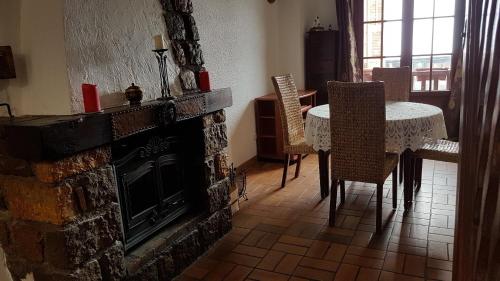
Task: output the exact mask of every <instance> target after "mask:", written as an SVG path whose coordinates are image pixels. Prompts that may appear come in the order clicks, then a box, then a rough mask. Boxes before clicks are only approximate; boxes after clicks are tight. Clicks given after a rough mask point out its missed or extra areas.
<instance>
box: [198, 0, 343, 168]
mask: <svg viewBox="0 0 500 281" xmlns="http://www.w3.org/2000/svg"><path fill="white" fill-rule="evenodd" d="M193 3H194V17H195V19H196V21H197V23H198V28H199V31H200V36H201V45H202V48H203V51H204V54H205V60H206V67H207V69H208V70H209V72H210V75H211V82H212V84H213V85H212V86H213V87H214V88H220V87H231V88H232V90H233V101H234V105H233V106H232V107H231V108H229V109H227V115H228V120H227V125H228V134H229V138H230V144H229V153H230V156H231V159H232V161H233V162H234V163H235V165H240V164H242V163H244V162H245V161H247V160H249V159H250V158H252V157H254V156H255V155H256V153H257V152H256V151H257V147H256V143H255V137H256V134H255V116H254V103H253V100H254V99H255V98H256V97H259V96H262V95H265V94H267V93H269V92H273V91H274V90H273V87H272V83H271V76H272V75H276V74H281V73H292V74H293V75H294V76H295V79H296V80H297V81H296V82H297V86H298V87H299V88H303V87H304V76H305V75H304V32H305V31H306V30H308V29H309V28H310V27H311V25H312V23H313V21H314V18H315V17H316V16H319V17H320V19H321V21H322V23H323V25H324V26H325V27H327V26H328V25H329V24H332V25H333V27H334V28H336V26H337V23H336V13H335V1H332V0H278V1H277V2H276V3H275V4H272V5H271V4H268V3H267V1H264V0H262V1H260V0H259V1H255V0H252V1H248V0H193Z"/></svg>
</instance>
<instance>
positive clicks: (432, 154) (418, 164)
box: [413, 140, 460, 191]
mask: <svg viewBox="0 0 500 281" xmlns="http://www.w3.org/2000/svg"><path fill="white" fill-rule="evenodd" d="M459 149H460V147H459V144H458V142H454V141H448V140H436V141H433V142H427V143H426V144H424V145H423V146H422V148H420V149H418V150H417V151H415V152H414V153H413V158H414V159H415V185H416V190H417V191H418V190H420V187H421V186H422V164H423V159H429V160H436V161H443V162H451V163H458V158H459V154H458V152H459Z"/></svg>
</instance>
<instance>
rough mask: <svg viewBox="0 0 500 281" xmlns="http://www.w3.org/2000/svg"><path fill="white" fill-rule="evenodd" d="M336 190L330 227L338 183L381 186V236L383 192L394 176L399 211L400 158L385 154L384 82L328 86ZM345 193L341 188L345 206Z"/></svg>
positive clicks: (379, 188)
mask: <svg viewBox="0 0 500 281" xmlns="http://www.w3.org/2000/svg"><path fill="white" fill-rule="evenodd" d="M328 96H329V104H330V126H331V147H332V148H331V157H332V170H331V171H332V186H331V197H330V226H334V225H335V213H336V208H337V185H338V180H349V181H358V182H366V183H374V184H377V214H376V220H377V221H376V226H377V233H380V232H381V230H382V191H383V185H384V182H385V180H386V178H387V177H388V176H389V175H390V174H391V173H392V176H393V181H392V190H393V195H392V196H393V208H396V207H397V185H398V184H397V177H398V175H397V165H398V159H399V158H398V155H397V154H392V153H386V152H385V99H384V83H383V82H364V83H346V82H328ZM344 201H345V190H344V189H343V188H341V203H343V202H344Z"/></svg>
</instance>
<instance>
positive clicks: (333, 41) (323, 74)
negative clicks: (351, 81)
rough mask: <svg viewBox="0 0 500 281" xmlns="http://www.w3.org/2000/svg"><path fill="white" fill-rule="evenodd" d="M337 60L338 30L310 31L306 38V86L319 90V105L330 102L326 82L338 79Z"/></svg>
mask: <svg viewBox="0 0 500 281" xmlns="http://www.w3.org/2000/svg"><path fill="white" fill-rule="evenodd" d="M337 62H338V60H337V32H336V31H317V32H309V33H308V36H307V39H306V87H307V88H308V89H315V90H318V93H317V104H318V105H321V104H326V103H328V91H327V86H326V84H327V82H328V81H333V80H336V79H337Z"/></svg>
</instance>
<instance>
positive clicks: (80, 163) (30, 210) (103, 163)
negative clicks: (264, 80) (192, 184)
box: [0, 89, 232, 281]
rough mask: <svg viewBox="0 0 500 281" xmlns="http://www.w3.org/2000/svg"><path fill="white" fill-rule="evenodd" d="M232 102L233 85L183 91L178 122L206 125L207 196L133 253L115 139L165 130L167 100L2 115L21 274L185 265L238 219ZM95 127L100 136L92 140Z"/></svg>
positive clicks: (4, 221) (5, 207)
mask: <svg viewBox="0 0 500 281" xmlns="http://www.w3.org/2000/svg"><path fill="white" fill-rule="evenodd" d="M231 104H232V100H231V92H230V90H229V89H223V90H218V91H214V92H212V93H207V94H198V95H188V96H186V97H182V98H180V99H179V100H178V101H177V110H178V112H177V113H178V120H180V122H178V123H177V124H176V126H182V124H183V122H195V123H196V122H198V123H199V128H200V132H193V135H198V136H199V137H200V138H202V140H201V141H202V143H203V148H202V150H203V152H202V155H199V157H200V158H201V159H203V160H202V161H201V163H202V164H201V165H202V167H200V169H199V171H200V174H199V175H198V176H199V177H200V186H199V187H198V188H199V189H200V190H201V193H200V194H203V195H204V196H202V197H203V198H202V202H203V204H202V205H203V206H202V208H201V211H198V212H192V213H189V214H187V215H184V216H183V217H181V218H179V219H178V220H176V221H175V223H174V224H170V225H168V226H167V227H166V228H164V229H162V230H161V231H160V232H159V233H156V234H155V235H154V236H152V237H151V238H150V239H149V240H147V242H145V243H144V244H142V245H141V246H139V247H137V248H135V249H132V251H130V252H127V253H126V252H125V250H124V246H123V243H122V241H123V233H122V227H121V215H120V205H119V200H118V197H117V190H116V188H117V185H116V178H115V174H114V171H113V166H112V158H111V149H110V146H111V144H112V143H113V142H114V141H116V140H117V139H122V138H124V137H126V136H131V135H135V134H137V133H139V132H144V131H148V130H153V129H156V130H161V129H162V128H161V126H160V125H159V118H158V116H159V114H158V111H159V110H160V109H161V103H159V102H155V101H153V102H150V103H146V104H143V105H142V106H141V107H138V108H131V107H128V106H124V107H120V108H115V109H112V110H108V111H106V112H104V113H99V114H90V115H78V116H66V117H40V116H38V117H37V116H35V117H33V116H31V117H20V118H18V119H15V120H9V119H5V120H2V122H1V124H0V243H1V246H2V248H3V249H4V250H5V252H6V256H7V264H8V267H9V270H10V272H11V274H12V276H13V278H14V280H20V279H21V278H24V277H25V276H26V274H27V273H30V272H33V275H34V279H35V280H36V281H44V280H53V281H69V280H71V281H73V280H75V281H76V280H89V281H90V280H151V281H154V280H171V279H172V278H173V277H174V276H176V275H177V274H179V273H180V272H181V271H182V270H183V269H184V268H186V267H187V266H188V265H190V264H191V263H192V262H193V261H195V260H196V259H197V258H198V257H199V256H200V255H202V254H203V253H204V252H205V251H206V250H207V249H208V248H209V247H210V246H211V245H212V244H213V243H215V242H216V241H217V240H218V239H219V238H220V237H222V236H223V235H224V234H225V233H227V232H228V231H229V230H230V229H231V217H232V214H231V209H230V207H229V184H230V183H229V179H228V169H227V167H228V165H227V156H226V153H225V152H224V149H225V148H226V146H227V135H226V126H225V114H224V111H223V108H225V107H228V106H231ZM96 118H97V119H96ZM68 120H69V121H68ZM75 120H76V121H75ZM95 120H99V122H95ZM90 129H92V130H90ZM52 134H56V136H52V137H48V136H49V135H52ZM88 134H91V135H90V136H91V137H92V139H91V141H87V142H85V141H83V139H85V138H88V137H89V135H88Z"/></svg>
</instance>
